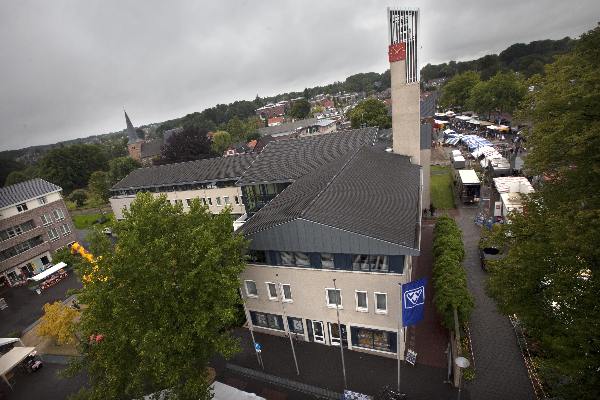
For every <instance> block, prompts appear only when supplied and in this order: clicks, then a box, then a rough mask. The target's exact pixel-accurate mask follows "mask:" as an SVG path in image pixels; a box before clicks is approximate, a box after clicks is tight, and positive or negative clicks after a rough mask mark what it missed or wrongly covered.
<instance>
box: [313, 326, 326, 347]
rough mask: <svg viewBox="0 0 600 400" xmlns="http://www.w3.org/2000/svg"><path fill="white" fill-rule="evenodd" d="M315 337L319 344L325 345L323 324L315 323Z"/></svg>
mask: <svg viewBox="0 0 600 400" xmlns="http://www.w3.org/2000/svg"><path fill="white" fill-rule="evenodd" d="M312 326H313V337H314V339H315V342H317V343H325V330H324V329H323V322H321V321H313V322H312Z"/></svg>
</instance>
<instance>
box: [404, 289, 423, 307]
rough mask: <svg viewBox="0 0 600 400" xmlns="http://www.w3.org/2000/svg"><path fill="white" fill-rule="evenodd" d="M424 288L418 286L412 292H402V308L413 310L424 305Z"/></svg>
mask: <svg viewBox="0 0 600 400" xmlns="http://www.w3.org/2000/svg"><path fill="white" fill-rule="evenodd" d="M424 294H425V287H424V286H419V287H418V288H416V289H413V290H407V291H406V292H404V308H413V307H416V306H420V305H421V304H423V303H425V296H424Z"/></svg>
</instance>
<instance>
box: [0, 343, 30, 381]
mask: <svg viewBox="0 0 600 400" xmlns="http://www.w3.org/2000/svg"><path fill="white" fill-rule="evenodd" d="M34 350H35V347H13V348H12V349H11V350H10V351H9V352H8V353H6V354H4V355H3V356H2V357H0V376H4V375H6V374H7V373H9V372H10V371H11V370H12V369H13V368H14V367H16V366H17V365H18V364H19V363H20V362H21V361H23V360H24V359H25V357H27V356H28V355H29V353H31V352H32V351H34Z"/></svg>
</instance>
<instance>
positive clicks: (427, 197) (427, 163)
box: [421, 149, 431, 209]
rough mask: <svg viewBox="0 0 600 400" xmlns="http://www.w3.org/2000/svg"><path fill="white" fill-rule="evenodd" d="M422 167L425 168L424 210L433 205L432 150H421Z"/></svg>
mask: <svg viewBox="0 0 600 400" xmlns="http://www.w3.org/2000/svg"><path fill="white" fill-rule="evenodd" d="M421 165H422V166H423V193H422V195H421V198H422V200H423V203H422V204H423V209H425V208H429V205H430V204H431V149H425V150H421Z"/></svg>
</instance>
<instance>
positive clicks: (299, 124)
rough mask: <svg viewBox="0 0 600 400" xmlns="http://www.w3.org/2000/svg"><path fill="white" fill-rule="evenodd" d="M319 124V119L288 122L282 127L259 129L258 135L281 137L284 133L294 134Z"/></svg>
mask: <svg viewBox="0 0 600 400" xmlns="http://www.w3.org/2000/svg"><path fill="white" fill-rule="evenodd" d="M317 122H318V119H317V118H307V119H300V120H298V121H294V122H288V123H285V124H281V125H275V126H265V127H262V128H259V129H258V133H260V134H261V136H266V135H279V134H282V133H288V132H293V131H295V130H296V129H298V128H306V127H308V126H314V125H317Z"/></svg>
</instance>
